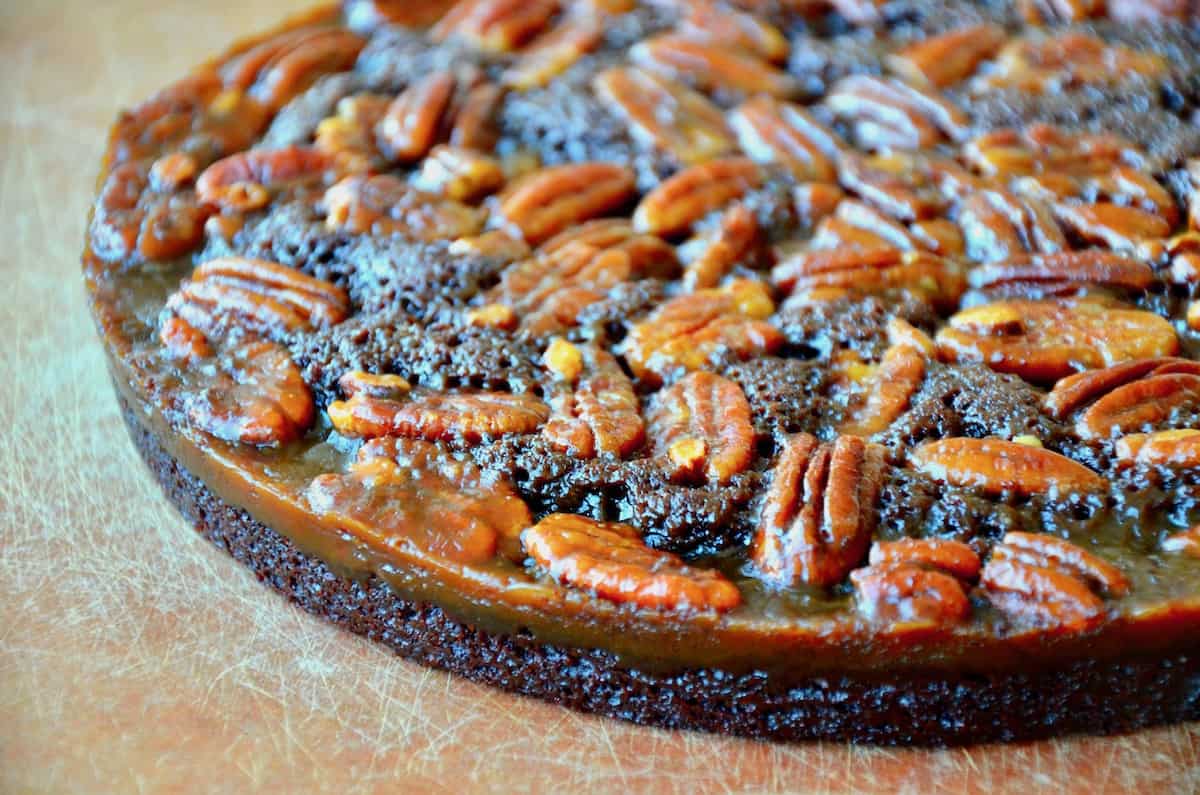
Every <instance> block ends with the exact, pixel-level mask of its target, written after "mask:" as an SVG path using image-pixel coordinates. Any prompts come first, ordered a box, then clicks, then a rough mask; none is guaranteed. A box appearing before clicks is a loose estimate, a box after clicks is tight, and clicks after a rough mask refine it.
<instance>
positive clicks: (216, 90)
mask: <svg viewBox="0 0 1200 795" xmlns="http://www.w3.org/2000/svg"><path fill="white" fill-rule="evenodd" d="M1197 12H1198V9H1197V7H1196V5H1195V3H1191V2H1189V1H1188V0H1153V1H1152V2H1146V1H1145V0H1108V2H1107V4H1105V3H1104V2H1103V1H1102V0H1018V2H1016V4H1012V3H1010V2H1009V0H984V2H964V1H963V0H888V1H887V2H876V1H875V0H654V1H653V2H644V3H637V2H634V1H633V0H461V1H460V2H446V0H429V2H410V0H394V1H393V2H387V1H386V0H351V1H349V2H346V3H345V4H344V5H343V6H342V7H341V8H333V7H330V8H321V9H317V10H315V11H313V12H311V13H309V14H307V15H305V16H304V17H302V18H298V19H295V20H292V21H291V22H289V23H287V24H286V25H285V26H284V27H282V28H281V29H279V30H277V31H275V32H272V33H270V34H267V35H263V36H259V37H257V38H254V39H252V40H248V41H246V42H243V43H241V44H239V45H237V46H235V47H234V48H233V49H231V50H230V51H229V52H227V53H226V54H224V55H222V56H220V57H219V58H217V59H215V60H213V61H211V62H210V63H207V64H204V65H203V66H201V67H200V68H198V69H197V70H195V71H194V72H193V73H192V74H191V75H190V76H188V77H186V78H185V79H183V80H181V81H180V82H178V83H175V84H174V85H172V86H170V87H168V88H166V89H165V90H163V91H162V92H161V93H159V94H158V95H156V96H155V97H153V98H151V99H150V100H148V101H147V102H145V103H144V104H142V105H140V106H139V107H137V108H135V109H134V110H132V111H130V112H127V113H124V114H122V115H121V117H120V118H119V120H118V121H117V124H116V126H115V127H114V129H113V132H112V136H111V140H110V145H109V148H108V154H107V157H106V159H105V162H104V166H103V173H102V176H101V181H100V191H99V197H98V199H97V201H96V204H95V208H94V211H93V214H92V218H91V224H90V228H89V235H88V245H87V250H86V252H85V254H84V273H85V277H86V281H87V286H88V290H89V293H90V297H91V306H92V310H93V312H94V314H95V318H96V320H97V323H98V325H99V328H100V332H101V334H102V336H103V339H104V342H105V345H106V348H107V352H108V355H109V364H110V368H111V372H112V376H113V380H114V383H115V385H116V391H117V394H118V397H119V401H120V403H121V406H122V408H123V410H124V414H125V419H126V422H127V423H128V426H129V429H130V432H131V435H132V437H133V439H134V441H135V443H136V444H137V446H138V448H139V450H140V451H141V453H142V455H143V457H144V458H145V459H146V461H147V462H148V463H149V465H150V467H151V469H152V470H153V471H154V473H155V474H156V475H157V477H158V479H159V480H160V481H161V483H162V485H163V486H164V488H165V490H166V492H167V494H168V495H169V496H170V498H171V499H172V500H173V501H174V502H175V504H177V505H178V506H179V507H180V509H181V510H182V511H183V513H184V514H185V515H186V516H187V517H188V518H189V519H190V520H191V521H193V522H194V523H195V525H196V527H197V529H198V530H200V531H201V532H202V533H204V534H205V535H206V536H208V537H209V538H210V539H212V540H213V541H214V542H215V543H217V544H218V545H219V546H221V547H222V548H224V549H226V550H227V551H228V552H229V553H230V554H231V555H233V556H234V557H235V558H237V559H238V560H239V561H241V562H242V563H244V564H246V565H247V566H249V567H250V568H252V569H253V571H254V572H255V573H256V575H257V576H258V577H259V578H260V579H262V580H265V581H266V582H268V583H270V584H271V585H272V586H274V587H275V588H277V589H278V590H280V591H282V592H283V593H284V594H285V595H286V596H288V597H289V598H290V599H291V600H293V601H295V602H297V603H299V604H300V605H302V606H303V607H304V608H306V609H308V610H310V611H312V612H314V613H317V614H320V615H324V616H326V617H327V618H329V619H330V620H332V621H334V622H337V623H339V624H341V625H343V626H345V627H347V628H348V629H350V630H352V631H354V632H358V633H361V634H364V635H367V636H369V637H371V638H374V639H376V640H378V641H380V642H382V643H385V644H387V645H389V646H390V647H392V648H393V649H395V650H397V651H398V652H400V653H402V654H404V655H406V656H409V657H412V658H415V659H417V660H420V661H422V662H424V663H427V664H430V665H435V666H439V667H442V668H446V669H449V670H452V671H455V672H458V673H460V674H463V675H465V676H468V677H471V678H473V679H476V680H480V681H484V682H489V683H492V684H495V685H498V686H500V687H504V688H507V689H509V690H513V691H516V692H520V693H526V694H530V695H534V696H538V697H540V698H544V699H548V700H551V701H555V702H559V703H562V704H565V705H569V706H572V707H575V708H579V709H584V710H589V711H593V712H598V713H602V714H606V715H612V716H618V717H622V718H626V719H630V720H634V721H639V722H644V723H651V724H658V725H662V726H671V727H686V728H700V729H708V730H714V731H721V732H729V733H738V734H745V735H753V736H762V737H773V738H787V739H798V738H839V739H853V740H858V741H866V742H879V743H919V744H947V743H963V742H973V741H980V740H1008V739H1015V738H1029V737H1039V736H1047V735H1051V734H1057V733H1061V732H1067V731H1079V730H1086V731H1098V732H1112V731H1120V730H1127V729H1130V728H1134V727H1138V726H1144V725H1149V724H1153V723H1159V722H1163V721H1175V720H1183V719H1189V718H1196V717H1200V640H1198V638H1200V559H1198V558H1200V125H1198V124H1197V122H1198V121H1200V23H1198V22H1197Z"/></svg>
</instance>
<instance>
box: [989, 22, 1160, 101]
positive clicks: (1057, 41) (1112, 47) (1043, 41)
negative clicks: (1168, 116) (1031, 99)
mask: <svg viewBox="0 0 1200 795" xmlns="http://www.w3.org/2000/svg"><path fill="white" fill-rule="evenodd" d="M1166 69H1167V63H1166V61H1165V60H1164V59H1163V58H1162V56H1159V55H1150V54H1143V53H1139V52H1136V51H1134V50H1131V49H1129V48H1128V47H1124V46H1121V45H1119V44H1108V43H1106V42H1104V41H1103V40H1101V39H1098V38H1096V37H1095V36H1092V35H1090V34H1087V33H1071V32H1066V33H1064V32H1055V33H1054V34H1053V35H1037V34H1034V35H1030V36H1025V37H1022V38H1019V39H1016V40H1014V41H1013V42H1012V43H1010V44H1008V45H1007V46H1005V47H1004V49H1003V50H1002V51H1001V52H1000V54H999V55H998V56H997V57H996V59H995V64H994V67H993V68H992V69H991V70H989V72H988V73H987V74H986V75H981V76H980V77H978V78H976V80H975V88H976V89H977V90H986V89H989V88H1017V89H1020V90H1022V91H1027V92H1030V93H1041V92H1043V91H1044V92H1053V91H1061V90H1062V89H1064V88H1072V87H1077V86H1079V85H1110V84H1113V83H1117V82H1119V81H1121V80H1126V79H1128V77H1129V75H1131V74H1140V75H1145V76H1148V77H1153V76H1156V75H1161V74H1163V73H1164V72H1165V71H1166Z"/></svg>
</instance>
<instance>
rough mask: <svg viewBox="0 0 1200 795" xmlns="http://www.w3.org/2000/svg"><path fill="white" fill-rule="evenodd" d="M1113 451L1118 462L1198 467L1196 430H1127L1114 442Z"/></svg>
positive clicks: (1199, 440) (1198, 433) (1199, 435)
mask: <svg viewBox="0 0 1200 795" xmlns="http://www.w3.org/2000/svg"><path fill="white" fill-rule="evenodd" d="M1116 452H1117V459H1118V460H1120V461H1125V462H1136V463H1139V464H1143V465H1146V466H1166V467H1176V468H1184V467H1186V468H1188V469H1191V468H1194V467H1198V466H1200V430H1196V429H1194V428H1185V429H1181V430H1176V431H1157V432H1155V433H1131V434H1129V435H1128V436H1124V437H1122V438H1121V439H1120V441H1118V442H1117V446H1116Z"/></svg>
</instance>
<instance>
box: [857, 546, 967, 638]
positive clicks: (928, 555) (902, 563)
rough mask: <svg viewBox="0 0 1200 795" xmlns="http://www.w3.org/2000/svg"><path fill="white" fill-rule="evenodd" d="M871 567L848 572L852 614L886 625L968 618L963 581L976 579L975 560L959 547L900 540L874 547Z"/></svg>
mask: <svg viewBox="0 0 1200 795" xmlns="http://www.w3.org/2000/svg"><path fill="white" fill-rule="evenodd" d="M870 563H871V565H870V566H868V567H866V568H862V569H856V570H854V571H852V572H850V581H851V582H852V583H854V591H855V597H856V600H857V602H858V609H859V611H860V612H861V613H863V614H864V615H865V616H867V617H868V618H870V619H874V620H876V621H882V622H884V623H888V624H897V623H901V624H908V623H913V624H921V625H929V624H933V625H950V624H956V623H959V622H961V621H964V620H965V619H966V618H967V617H968V616H969V615H970V614H971V603H970V602H969V601H968V600H967V591H966V588H965V587H964V585H963V581H965V580H973V579H975V578H976V577H978V576H979V569H980V562H979V556H978V555H976V554H975V551H974V550H972V549H971V548H970V547H969V546H967V545H966V544H964V543H962V542H960V541H949V540H946V539H940V538H920V539H918V538H904V539H901V540H899V541H885V542H876V543H875V545H874V546H872V547H871V555H870Z"/></svg>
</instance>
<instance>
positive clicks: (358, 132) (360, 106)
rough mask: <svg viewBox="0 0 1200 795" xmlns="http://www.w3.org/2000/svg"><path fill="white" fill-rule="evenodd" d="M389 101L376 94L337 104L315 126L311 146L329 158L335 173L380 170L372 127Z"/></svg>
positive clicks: (382, 113)
mask: <svg viewBox="0 0 1200 795" xmlns="http://www.w3.org/2000/svg"><path fill="white" fill-rule="evenodd" d="M389 105H391V99H389V98H388V97H385V96H382V95H380V94H355V95H353V96H349V97H343V98H342V99H341V100H339V101H338V104H337V112H336V114H335V115H333V116H329V117H327V118H324V119H322V120H321V123H320V124H318V125H317V131H316V139H315V140H314V141H313V146H314V147H316V148H317V149H318V150H320V151H322V152H324V153H326V154H328V155H330V156H331V157H332V158H333V159H334V162H335V163H336V168H337V170H338V171H339V172H343V173H346V174H361V173H363V172H366V171H377V170H380V169H382V168H383V167H384V165H385V161H384V158H383V155H382V154H381V153H380V152H379V147H378V144H377V141H376V139H375V127H376V126H377V125H378V124H379V122H380V120H382V119H383V115H384V114H385V113H387V110H388V106H389Z"/></svg>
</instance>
